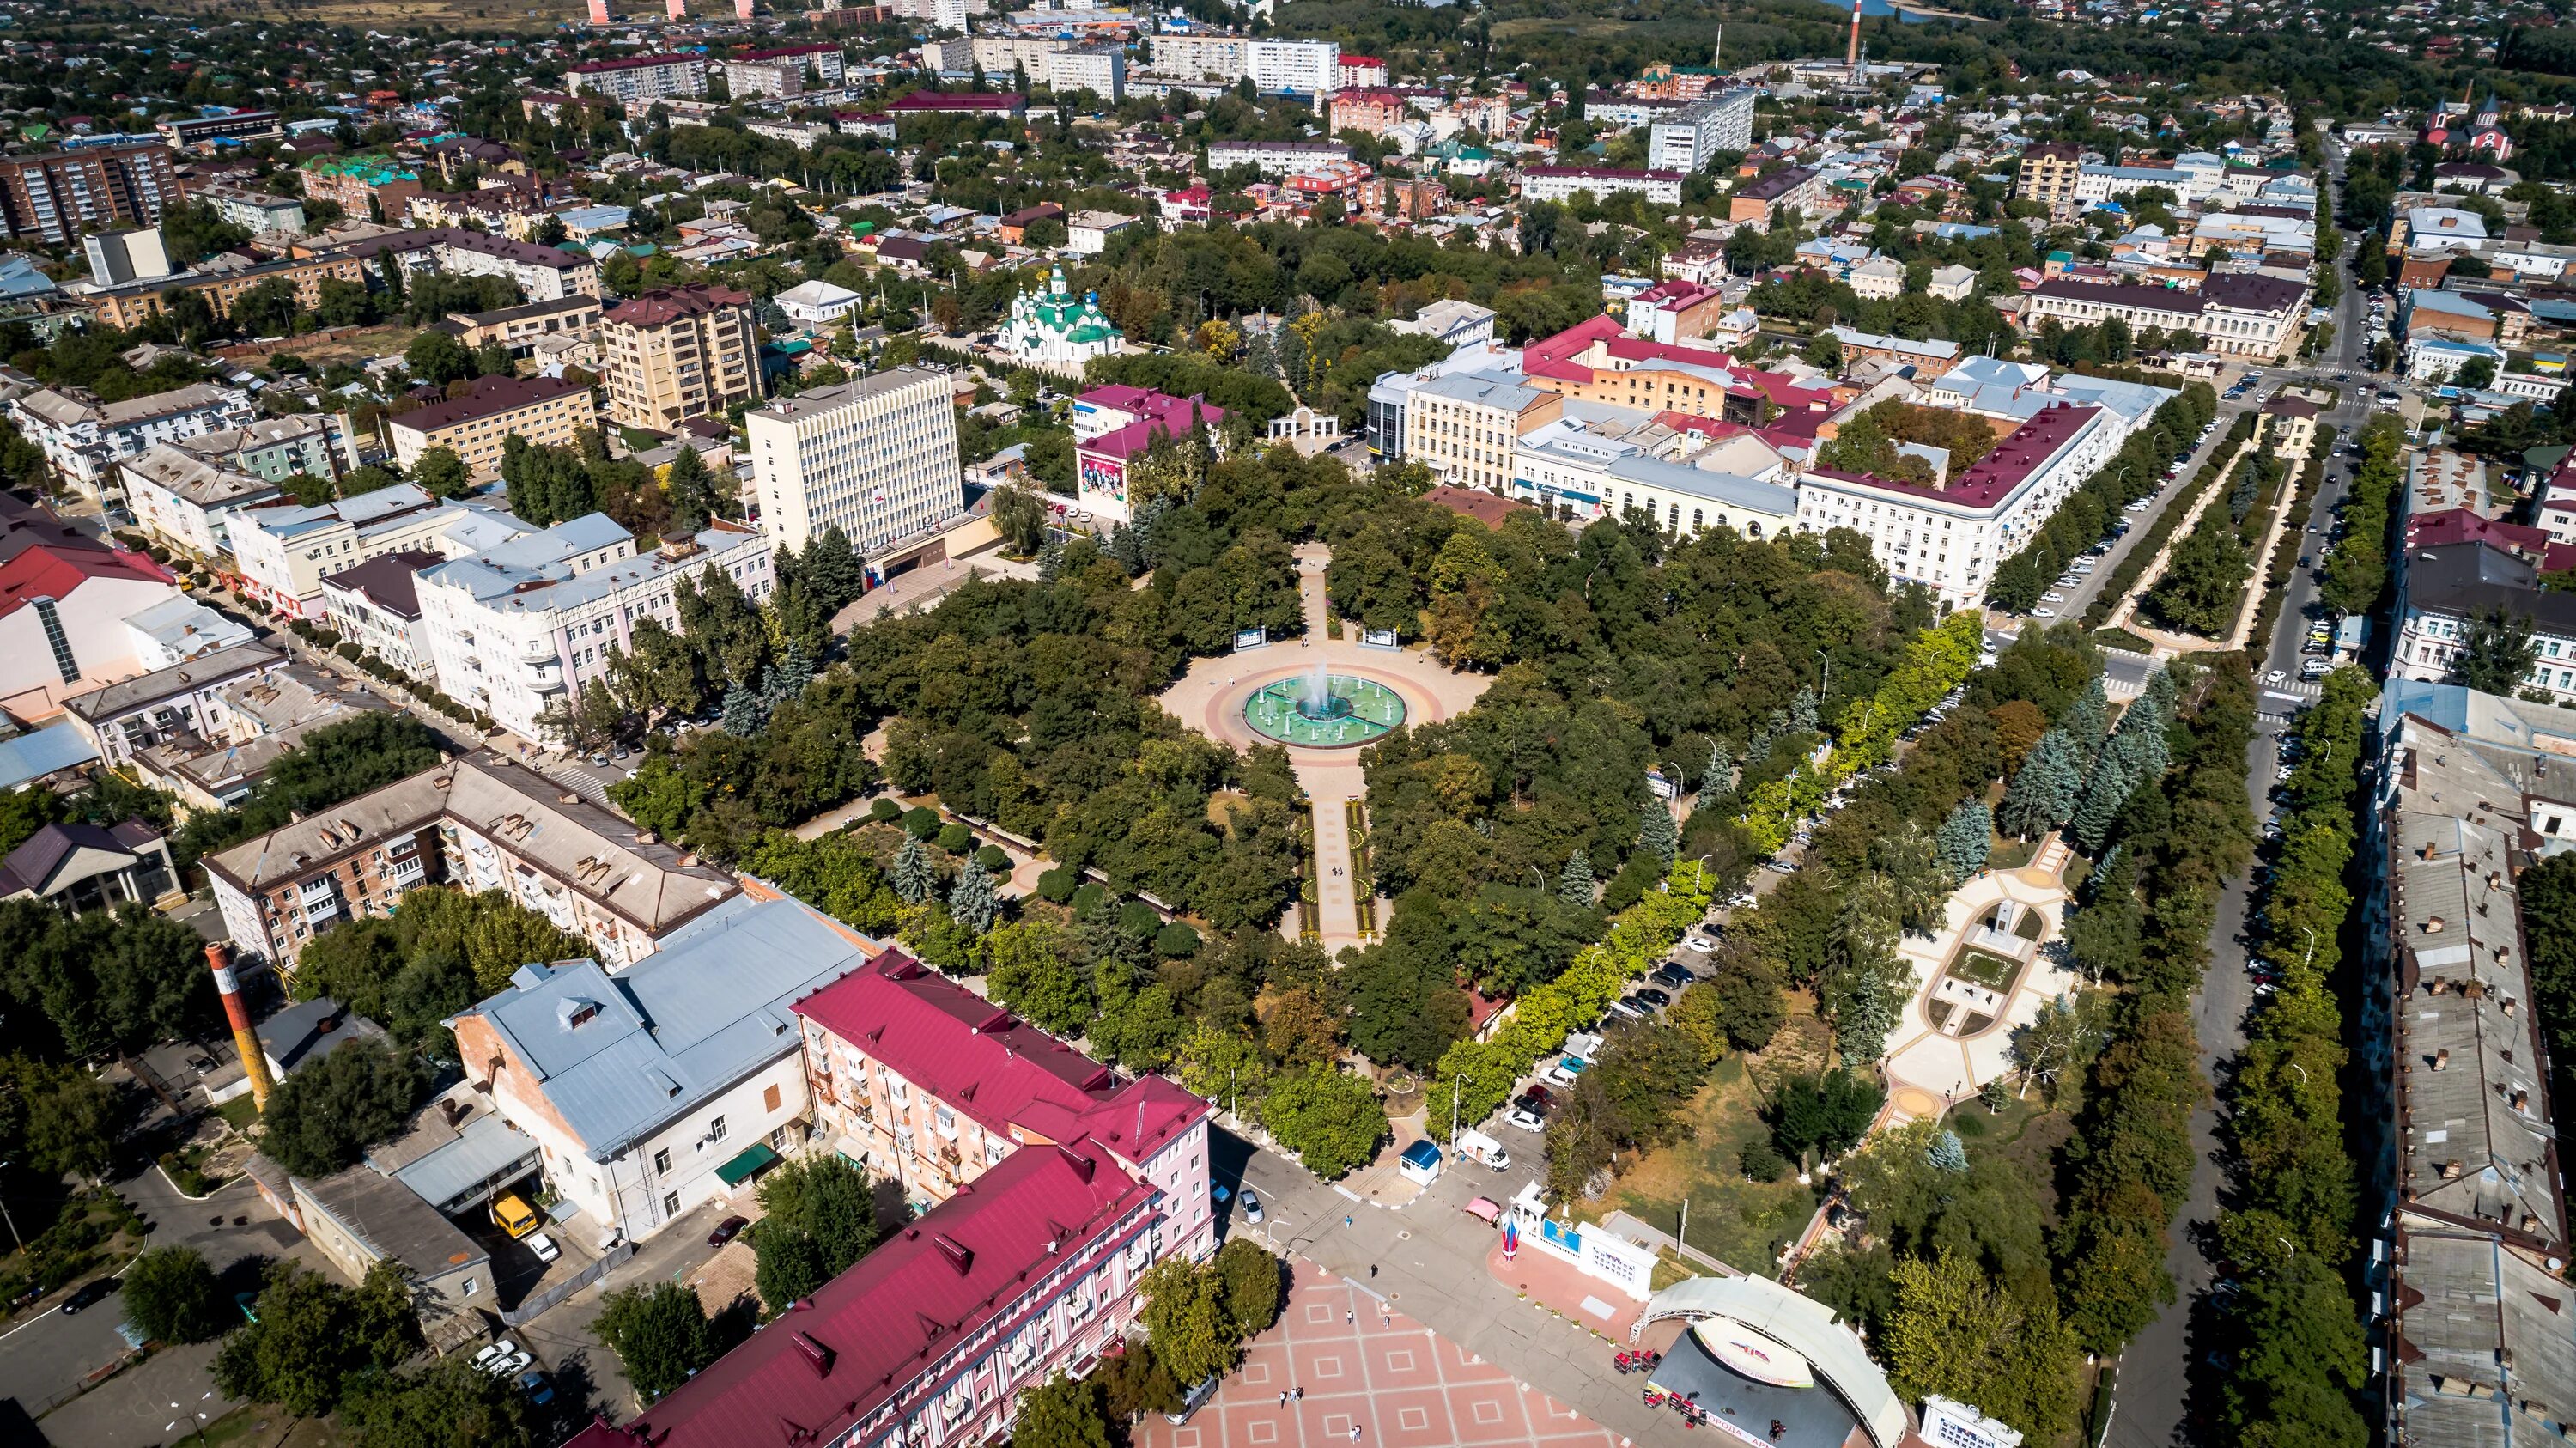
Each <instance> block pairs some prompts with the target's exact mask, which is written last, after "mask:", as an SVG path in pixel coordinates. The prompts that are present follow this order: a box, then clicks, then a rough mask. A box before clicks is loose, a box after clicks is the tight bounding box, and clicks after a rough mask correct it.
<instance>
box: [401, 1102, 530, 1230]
mask: <svg viewBox="0 0 2576 1448" xmlns="http://www.w3.org/2000/svg"><path fill="white" fill-rule="evenodd" d="M539 1159H540V1158H539V1155H538V1151H537V1139H536V1138H535V1137H533V1136H530V1135H528V1134H527V1133H526V1132H524V1131H521V1130H520V1129H519V1128H517V1127H515V1126H512V1125H511V1124H510V1123H509V1122H508V1121H507V1120H506V1119H504V1118H502V1117H499V1116H490V1115H486V1116H477V1117H475V1118H474V1119H473V1120H471V1121H468V1122H466V1123H465V1129H464V1130H462V1131H460V1132H458V1133H457V1134H456V1135H455V1137H454V1138H453V1139H451V1140H449V1141H448V1142H446V1143H445V1144H444V1145H441V1146H438V1147H434V1148H432V1149H431V1150H430V1151H428V1152H426V1153H424V1154H422V1155H421V1156H420V1157H419V1158H418V1159H417V1160H415V1161H412V1162H410V1163H408V1164H407V1165H404V1166H399V1167H396V1168H394V1172H393V1176H394V1180H396V1181H399V1182H401V1183H402V1184H403V1185H404V1186H407V1187H409V1188H411V1189H412V1191H413V1192H414V1193H415V1194H417V1195H418V1196H419V1197H420V1199H421V1200H422V1201H424V1202H427V1203H429V1204H430V1205H432V1206H435V1207H439V1208H442V1209H444V1208H445V1207H446V1206H447V1204H448V1203H450V1202H453V1201H455V1200H456V1199H457V1198H459V1197H462V1196H466V1195H469V1194H471V1193H473V1192H475V1191H477V1190H479V1189H480V1188H482V1187H483V1186H484V1185H485V1184H486V1183H488V1182H491V1181H492V1180H493V1179H495V1178H497V1177H500V1176H502V1174H503V1173H512V1174H513V1175H515V1171H514V1168H517V1167H518V1166H519V1165H520V1164H521V1163H522V1162H524V1163H526V1164H527V1166H528V1167H529V1168H530V1169H534V1168H535V1166H536V1164H537V1162H538V1160H539Z"/></svg>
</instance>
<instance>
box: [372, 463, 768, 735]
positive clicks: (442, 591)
mask: <svg viewBox="0 0 2576 1448" xmlns="http://www.w3.org/2000/svg"><path fill="white" fill-rule="evenodd" d="M710 568H712V569H714V570H716V571H717V572H719V573H722V574H724V575H725V576H726V577H728V578H731V579H732V580H733V582H734V584H735V586H737V587H739V588H740V589H741V590H742V592H743V595H744V596H745V597H747V598H749V599H750V600H751V601H752V602H753V603H761V602H764V601H766V600H767V599H768V598H769V596H770V593H771V591H772V590H773V589H774V588H775V587H776V586H777V574H776V572H775V570H774V569H773V568H772V567H771V564H770V549H769V538H768V536H767V535H765V534H763V533H761V532H760V531H759V530H757V529H754V528H752V527H749V526H747V525H745V524H741V523H732V522H726V521H724V520H721V519H719V520H717V521H716V522H713V523H710V524H708V525H707V527H706V528H705V529H704V530H702V531H701V532H699V533H698V534H697V535H696V536H695V537H692V538H687V539H667V540H665V541H664V542H663V544H662V546H661V547H660V548H657V549H655V550H654V551H653V552H651V553H646V554H638V553H637V552H636V551H635V536H634V535H633V534H631V533H629V532H627V531H626V530H625V529H624V528H621V527H619V526H618V525H617V524H616V523H615V522H613V521H611V520H610V518H609V516H608V515H607V514H605V513H590V514H586V515H584V516H582V517H579V518H573V519H570V520H568V521H566V522H562V523H558V524H556V525H555V526H553V527H551V528H548V529H546V530H544V531H543V532H539V533H530V534H527V535H525V536H523V537H519V538H514V539H512V540H510V541H508V542H506V543H503V544H501V545H500V546H498V547H494V548H488V549H485V550H483V551H482V552H480V553H477V554H474V555H473V556H471V557H467V558H459V559H455V560H453V561H450V562H446V563H441V564H439V565H437V566H435V567H432V568H424V569H422V570H421V572H420V576H419V579H418V582H417V585H416V593H417V597H418V598H419V601H420V617H421V623H422V625H423V627H424V628H425V629H426V631H427V633H428V637H429V649H430V654H431V656H432V658H433V659H435V660H436V663H437V668H438V678H439V684H440V687H441V688H443V689H444V690H445V691H446V692H447V694H448V696H449V697H450V698H453V699H455V700H457V701H458V702H460V703H462V704H465V705H467V706H469V707H472V708H476V709H480V710H482V711H483V712H484V713H486V714H489V715H491V716H492V717H493V718H494V719H497V720H499V721H500V722H501V724H502V726H503V727H505V728H507V729H509V730H511V731H512V732H514V733H516V734H519V735H522V736H524V737H526V738H530V739H542V738H545V737H546V735H547V732H548V730H549V726H548V724H547V723H546V716H547V714H548V713H549V712H550V711H552V710H553V709H554V708H555V707H556V706H557V705H559V704H561V703H563V702H564V701H565V700H567V699H569V698H571V697H573V696H574V695H575V694H578V693H579V692H580V691H581V688H582V686H583V685H584V684H586V683H588V682H589V681H591V680H592V679H602V678H605V677H606V676H607V672H608V663H609V656H610V655H611V654H612V653H613V652H625V651H627V650H629V649H630V648H631V647H632V644H631V640H632V638H633V635H634V628H635V625H636V623H637V622H638V621H640V620H643V619H647V618H650V619H657V620H659V621H660V622H661V624H662V625H663V627H665V628H668V629H670V630H671V631H673V632H674V633H676V632H678V631H679V628H680V615H679V607H678V604H677V602H676V601H675V600H676V597H677V594H678V589H679V585H680V583H681V581H682V580H684V579H685V580H695V579H697V578H698V577H700V576H701V575H702V574H704V573H705V572H706V570H708V569H710Z"/></svg>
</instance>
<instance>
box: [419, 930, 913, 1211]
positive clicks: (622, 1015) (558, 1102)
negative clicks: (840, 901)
mask: <svg viewBox="0 0 2576 1448" xmlns="http://www.w3.org/2000/svg"><path fill="white" fill-rule="evenodd" d="M872 953H873V949H872V948H871V947H865V946H862V945H860V944H858V943H856V942H854V941H852V940H851V939H850V938H849V937H848V936H847V935H844V934H843V933H841V931H840V930H839V929H838V928H836V927H835V926H834V925H833V924H832V923H831V922H830V921H828V920H826V919H825V918H824V917H822V916H821V915H819V914H817V913H815V912H814V911H813V910H812V909H810V908H808V907H807V906H805V905H803V904H801V903H799V902H797V901H795V900H753V899H751V898H750V897H748V896H737V897H736V898H734V899H733V900H731V901H728V902H727V903H725V904H724V905H722V906H719V907H718V908H716V909H714V910H711V911H709V912H708V913H707V914H706V915H704V916H702V917H700V918H699V919H697V920H695V921H693V922H691V923H690V924H689V925H688V926H686V927H684V928H683V929H681V930H680V931H678V932H676V933H675V934H673V935H672V936H671V938H670V939H668V940H667V941H665V942H663V945H662V948H661V949H660V950H659V951H657V952H655V953H654V954H652V955H649V956H646V957H645V958H644V959H643V960H641V961H638V962H637V963H636V964H634V965H633V966H631V967H629V968H628V969H626V970H625V971H623V972H621V973H619V974H617V975H615V976H611V975H610V974H609V973H608V972H607V971H605V970H602V969H601V968H600V967H599V964H598V962H596V961H589V960H580V961H569V962H565V963H563V964H560V965H556V966H554V967H552V968H547V967H540V966H532V967H529V968H528V969H526V970H524V971H522V972H521V980H522V982H523V983H522V984H520V985H518V986H516V987H514V988H513V989H511V990H508V991H504V992H503V993H501V994H500V995H496V996H494V997H492V998H491V999H490V1000H487V1001H484V1002H483V1003H482V1004H480V1005H478V1006H476V1007H474V1009H472V1010H471V1011H468V1012H465V1013H464V1014H465V1015H469V1016H481V1017H482V1018H483V1019H484V1020H485V1021H486V1022H488V1023H489V1024H490V1025H491V1027H492V1029H493V1031H494V1032H495V1033H496V1034H497V1035H499V1036H500V1037H501V1039H502V1041H503V1042H504V1043H505V1044H506V1045H507V1047H508V1049H509V1051H510V1054H511V1056H512V1057H513V1059H514V1060H515V1062H516V1063H517V1064H518V1065H520V1066H521V1067H523V1068H525V1069H526V1070H527V1071H528V1072H529V1073H530V1074H532V1075H533V1076H535V1077H536V1079H537V1081H538V1082H539V1083H540V1084H541V1086H542V1088H543V1090H544V1092H545V1095H546V1100H547V1102H548V1103H549V1104H550V1105H552V1106H553V1108H554V1110H555V1112H556V1114H557V1115H558V1116H560V1117H561V1119H562V1121H563V1123H564V1125H565V1126H566V1127H567V1128H568V1129H569V1130H570V1131H571V1132H572V1133H573V1135H575V1136H576V1137H578V1138H580V1140H581V1142H582V1144H583V1145H584V1146H585V1147H587V1148H588V1149H589V1153H590V1158H591V1160H593V1161H601V1162H604V1161H608V1160H610V1159H611V1158H613V1157H615V1156H616V1155H617V1153H618V1152H619V1151H621V1150H623V1149H624V1148H625V1147H627V1146H628V1145H630V1144H632V1143H633V1142H635V1141H636V1140H638V1139H640V1138H642V1137H644V1136H647V1135H650V1134H651V1133H653V1132H654V1131H657V1130H659V1129H660V1128H661V1127H662V1126H664V1125H665V1124H667V1123H668V1122H670V1121H672V1120H674V1119H676V1118H678V1117H681V1116H685V1115H687V1114H689V1113H690V1112H692V1111H694V1110H696V1109H697V1108H698V1107H700V1106H702V1105H704V1104H705V1103H706V1102H708V1101H711V1100H713V1099H714V1098H715V1097H716V1096H717V1095H718V1094H720V1093H722V1092H723V1091H724V1090H725V1089H726V1088H728V1087H730V1086H732V1085H733V1084H734V1083H735V1082H737V1081H740V1080H741V1079H742V1078H743V1077H745V1076H747V1075H749V1074H751V1073H752V1072H753V1071H755V1070H758V1069H759V1068H761V1067H762V1066H765V1065H767V1064H769V1063H770V1062H772V1061H775V1060H777V1059H779V1058H780V1057H782V1056H787V1055H792V1054H794V1053H795V1052H796V1051H798V1050H799V1049H801V1047H802V1036H801V1035H800V1033H799V1032H798V1030H797V1026H796V1015H795V1011H794V1006H795V1004H796V1002H797V1001H798V1000H800V999H802V998H803V997H805V996H807V995H809V994H811V993H813V992H814V991H816V990H818V989H820V988H822V987H823V986H826V985H829V984H830V983H831V982H833V981H835V980H838V979H839V978H841V977H842V976H844V975H846V974H848V973H849V972H851V971H853V970H857V969H858V968H859V967H860V966H862V965H864V964H865V963H866V961H867V957H868V956H869V955H870V954H872ZM460 1019H461V1017H460Z"/></svg>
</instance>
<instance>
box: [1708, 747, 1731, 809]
mask: <svg viewBox="0 0 2576 1448" xmlns="http://www.w3.org/2000/svg"><path fill="white" fill-rule="evenodd" d="M1733 788H1735V761H1734V760H1733V759H1731V758H1729V757H1727V753H1726V746H1725V745H1723V744H1720V743H1718V742H1717V741H1715V740H1713V739H1712V740H1710V741H1709V745H1708V769H1707V772H1706V773H1704V774H1702V775H1701V776H1700V781H1699V805H1700V808H1702V809H1706V808H1708V806H1709V802H1710V801H1711V800H1713V799H1715V798H1716V797H1717V796H1719V795H1721V794H1724V793H1726V792H1727V791H1728V790H1731V789H1733Z"/></svg>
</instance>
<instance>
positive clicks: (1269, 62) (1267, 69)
mask: <svg viewBox="0 0 2576 1448" xmlns="http://www.w3.org/2000/svg"><path fill="white" fill-rule="evenodd" d="M1243 73H1244V74H1245V75H1247V76H1249V77H1251V79H1252V85H1253V89H1255V90H1260V91H1266V92H1269V93H1271V94H1274V95H1276V94H1293V95H1308V96H1311V95H1328V94H1330V93H1331V92H1332V89H1333V87H1335V86H1337V85H1339V84H1341V79H1342V47H1341V44H1340V42H1338V41H1331V40H1247V41H1245V42H1244V43H1243Z"/></svg>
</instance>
